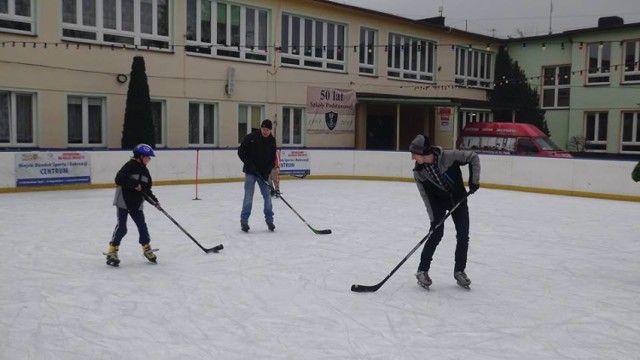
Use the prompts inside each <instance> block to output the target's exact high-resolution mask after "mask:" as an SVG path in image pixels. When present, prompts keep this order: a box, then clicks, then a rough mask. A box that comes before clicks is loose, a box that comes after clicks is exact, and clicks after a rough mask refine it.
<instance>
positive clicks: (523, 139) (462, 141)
mask: <svg viewBox="0 0 640 360" xmlns="http://www.w3.org/2000/svg"><path fill="white" fill-rule="evenodd" d="M456 146H457V148H458V149H460V150H473V151H475V152H477V153H480V154H483V153H484V154H515V155H537V156H549V157H561V158H571V157H573V156H571V154H569V153H568V152H566V151H563V150H561V149H560V148H559V147H558V146H557V145H556V144H554V143H553V142H552V141H551V139H549V137H547V135H545V134H544V133H543V132H542V131H540V129H538V128H537V127H535V126H534V125H531V124H521V123H507V122H476V123H468V124H467V125H466V126H465V127H464V129H462V133H461V134H460V137H459V138H458V141H457V144H456Z"/></svg>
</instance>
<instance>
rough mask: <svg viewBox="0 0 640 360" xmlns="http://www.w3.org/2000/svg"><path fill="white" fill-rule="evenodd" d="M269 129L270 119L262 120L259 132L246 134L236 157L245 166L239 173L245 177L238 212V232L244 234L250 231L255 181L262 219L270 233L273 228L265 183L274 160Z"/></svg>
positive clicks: (271, 207)
mask: <svg viewBox="0 0 640 360" xmlns="http://www.w3.org/2000/svg"><path fill="white" fill-rule="evenodd" d="M272 128H273V125H272V123H271V120H269V119H266V120H264V121H263V122H262V124H261V125H260V129H258V130H255V131H253V132H252V133H250V134H249V135H247V136H246V137H245V138H244V140H242V143H241V144H240V147H239V148H238V157H240V160H242V162H243V163H244V165H243V166H242V171H243V172H244V174H245V175H244V199H243V200H242V212H241V213H240V229H241V230H242V231H244V232H249V216H250V215H251V207H252V205H253V192H254V190H255V184H256V182H257V183H258V187H259V188H260V193H261V194H262V198H263V199H264V220H265V222H266V223H267V227H268V228H269V230H270V231H274V230H275V229H276V226H275V225H274V223H273V206H272V204H271V197H270V189H269V185H268V183H267V179H268V178H269V175H270V174H271V170H273V167H274V164H275V161H276V139H275V138H274V137H273V136H272V135H271V129H272Z"/></svg>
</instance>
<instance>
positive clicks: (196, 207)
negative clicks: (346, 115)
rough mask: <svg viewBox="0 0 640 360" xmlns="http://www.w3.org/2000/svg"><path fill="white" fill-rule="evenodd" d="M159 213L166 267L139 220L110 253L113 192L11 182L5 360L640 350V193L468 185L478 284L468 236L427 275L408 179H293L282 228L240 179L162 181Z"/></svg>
mask: <svg viewBox="0 0 640 360" xmlns="http://www.w3.org/2000/svg"><path fill="white" fill-rule="evenodd" d="M154 190H155V191H154V192H155V193H156V195H157V196H158V198H159V199H160V201H161V203H162V205H163V206H164V208H165V209H166V211H167V212H168V213H169V214H170V215H171V216H172V217H173V218H174V219H175V220H176V221H178V222H179V223H180V224H181V225H182V226H183V227H184V228H185V229H186V230H187V231H188V232H189V233H190V234H191V235H193V236H194V237H195V238H196V239H197V240H198V241H199V242H200V243H201V244H202V245H203V246H205V247H212V246H214V245H217V244H220V243H221V244H224V246H225V249H224V250H223V251H222V252H221V253H219V254H205V253H204V252H203V251H201V250H200V249H199V248H198V247H197V246H196V244H194V243H193V242H192V241H191V240H190V239H189V238H188V237H187V236H186V235H185V234H184V233H183V232H182V231H181V230H180V229H179V228H178V227H177V226H175V224H173V223H172V222H171V221H170V220H169V219H168V218H167V217H166V216H165V215H163V214H162V213H161V212H159V211H157V210H156V209H154V208H152V207H150V206H147V208H146V210H145V213H146V216H147V223H148V224H149V228H150V231H151V235H152V245H153V246H154V247H157V248H160V251H159V252H158V253H157V255H158V264H157V265H153V264H151V263H148V262H147V261H146V260H145V259H144V258H143V257H142V255H141V250H140V248H139V245H138V244H137V236H138V235H137V230H136V228H135V226H134V224H133V223H132V222H131V221H129V234H128V235H127V236H126V237H125V239H124V240H123V243H122V246H121V250H120V258H121V261H122V263H121V266H120V268H112V267H109V266H106V265H105V263H104V256H103V255H102V252H103V251H105V250H106V248H107V243H108V241H109V239H110V236H111V232H112V230H113V227H114V225H115V208H114V207H113V206H111V200H112V195H113V190H109V189H104V190H86V191H85V190H78V191H51V192H33V193H10V194H0V229H2V230H1V231H0V243H1V244H2V251H1V252H0V283H1V284H2V285H1V292H0V358H1V359H11V360H14V359H64V360H75V359H113V358H122V359H581V360H582V359H637V357H638V353H640V343H639V342H638V339H640V311H639V309H638V306H639V304H640V302H639V300H638V299H640V262H639V261H638V259H639V258H640V238H639V237H638V233H639V230H640V225H639V223H640V222H639V221H638V214H640V212H639V210H640V206H639V204H638V203H634V202H621V201H611V200H594V199H585V198H576V197H566V196H553V195H540V194H529V193H522V192H510V191H500V190H490V189H480V190H479V191H478V192H477V193H476V194H475V195H472V196H471V198H470V209H471V243H470V252H469V264H468V267H467V273H468V275H469V277H470V278H471V280H472V281H473V284H472V285H471V290H469V291H467V290H465V289H463V288H461V287H459V286H457V285H456V283H455V281H454V279H453V276H452V271H453V251H454V246H455V231H454V228H453V223H452V222H451V220H448V221H447V223H446V230H445V237H444V239H443V241H442V242H441V244H440V246H439V247H438V249H437V251H436V254H435V258H434V262H433V264H432V268H431V273H430V274H431V277H432V278H433V281H434V284H433V286H432V287H431V290H430V291H426V290H424V289H422V288H420V287H419V286H418V285H416V281H415V278H414V273H415V271H416V268H417V265H418V260H419V254H420V250H421V249H420V250H418V251H417V252H416V253H415V254H414V255H413V256H412V257H411V258H410V259H409V260H408V261H407V262H406V263H405V264H404V265H403V266H402V267H401V268H400V269H399V270H398V272H396V273H395V274H394V275H393V276H392V277H391V278H390V279H389V281H388V282H387V283H386V284H385V285H384V286H383V287H382V288H381V289H380V290H378V291H377V292H375V293H354V292H351V291H350V287H351V285H352V284H363V285H373V284H376V283H378V282H379V281H381V280H382V279H384V277H385V276H386V275H387V274H388V273H389V272H390V271H391V270H392V269H393V268H394V267H395V266H396V264H398V263H399V262H400V261H401V260H402V259H403V258H404V257H405V256H406V255H407V254H408V252H409V251H410V250H411V249H412V248H413V247H414V246H415V245H416V244H417V243H418V242H419V241H420V239H422V237H423V236H424V235H426V233H427V231H428V220H427V215H426V211H425V210H424V206H423V204H422V200H421V199H420V198H419V195H418V191H417V189H416V187H415V185H414V184H412V183H408V182H376V181H337V180H309V179H306V180H291V181H283V182H282V191H283V195H284V197H285V199H286V200H287V201H288V202H289V203H290V204H291V205H292V206H293V207H294V208H295V209H296V211H298V212H299V213H300V214H301V215H302V216H303V217H304V218H305V219H306V220H307V222H308V223H309V224H310V225H311V226H313V227H315V228H317V229H325V228H330V229H332V230H333V234H331V235H315V234H313V233H312V232H311V231H310V230H309V228H307V227H306V226H305V224H304V223H303V222H302V221H300V219H299V218H298V217H297V216H296V215H295V214H294V213H293V212H292V211H291V210H290V209H289V208H288V207H287V206H286V205H285V204H284V203H283V202H282V201H279V200H277V201H275V202H274V209H275V212H276V226H277V229H276V231H275V232H274V233H270V232H269V231H268V230H267V228H266V225H265V224H264V221H263V217H262V213H261V212H262V204H261V199H260V198H259V193H258V192H256V198H255V201H254V212H253V215H252V217H251V220H250V225H251V231H250V233H248V234H245V233H242V232H241V231H240V226H239V217H240V206H241V201H242V184H241V183H223V184H209V185H200V186H199V194H198V197H199V198H201V200H193V198H194V196H195V191H194V186H192V185H185V186H157V187H155V188H154Z"/></svg>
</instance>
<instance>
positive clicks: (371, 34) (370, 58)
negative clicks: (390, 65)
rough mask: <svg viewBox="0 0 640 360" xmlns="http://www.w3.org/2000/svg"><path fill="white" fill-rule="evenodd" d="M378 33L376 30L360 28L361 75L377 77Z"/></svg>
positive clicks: (359, 69)
mask: <svg viewBox="0 0 640 360" xmlns="http://www.w3.org/2000/svg"><path fill="white" fill-rule="evenodd" d="M377 40H378V32H377V31H375V30H371V29H367V28H360V58H359V64H360V67H359V68H358V71H359V72H360V74H361V75H377V74H376V73H377V71H376V53H377V52H376V42H377Z"/></svg>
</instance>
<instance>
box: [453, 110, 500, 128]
mask: <svg viewBox="0 0 640 360" xmlns="http://www.w3.org/2000/svg"><path fill="white" fill-rule="evenodd" d="M492 121H493V113H492V112H491V111H490V110H482V109H460V121H458V124H459V128H458V131H462V129H464V127H465V126H466V125H467V124H468V123H474V122H492Z"/></svg>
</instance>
